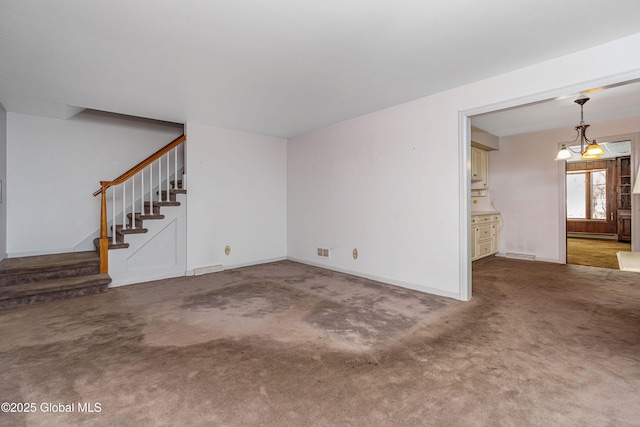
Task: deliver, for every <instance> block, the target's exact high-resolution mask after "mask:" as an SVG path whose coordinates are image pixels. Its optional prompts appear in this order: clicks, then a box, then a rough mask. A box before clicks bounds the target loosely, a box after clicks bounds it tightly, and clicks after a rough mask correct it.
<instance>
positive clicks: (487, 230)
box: [471, 213, 500, 261]
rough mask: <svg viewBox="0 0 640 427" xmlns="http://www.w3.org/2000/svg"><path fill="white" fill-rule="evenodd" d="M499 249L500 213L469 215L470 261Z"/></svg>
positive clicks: (494, 252)
mask: <svg viewBox="0 0 640 427" xmlns="http://www.w3.org/2000/svg"><path fill="white" fill-rule="evenodd" d="M499 250H500V214H499V213H490V214H482V215H471V261H475V260H477V259H480V258H484V257H487V256H489V255H493V254H496V253H498V251H499Z"/></svg>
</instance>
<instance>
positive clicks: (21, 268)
mask: <svg viewBox="0 0 640 427" xmlns="http://www.w3.org/2000/svg"><path fill="white" fill-rule="evenodd" d="M109 283H111V278H110V277H109V275H108V274H100V258H99V256H98V253H97V252H93V251H89V252H71V253H64V254H55V255H39V256H31V257H21V258H9V259H4V260H2V261H0V310H6V309H10V308H16V307H22V306H25V305H30V304H37V303H42V302H47V301H54V300H59V299H65V298H72V297H78V296H83V295H94V294H99V293H102V292H106V291H107V288H108V285H109Z"/></svg>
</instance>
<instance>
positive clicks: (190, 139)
mask: <svg viewBox="0 0 640 427" xmlns="http://www.w3.org/2000/svg"><path fill="white" fill-rule="evenodd" d="M286 149H287V146H286V140H284V139H281V138H275V137H269V136H261V135H256V134H251V133H246V132H238V131H232V130H226V129H220V128H216V127H211V126H206V125H201V124H197V123H193V122H189V123H187V146H186V174H187V191H188V200H189V203H188V206H187V270H188V271H193V270H196V269H200V268H207V267H212V266H222V268H233V267H238V266H242V265H249V264H256V263H261V262H267V261H274V260H282V259H284V258H285V257H286V254H287V246H286V233H287V229H286V221H287V219H286V200H287V194H286V185H287V178H286V177H287V170H286V168H287V162H286V159H287V152H286ZM226 246H230V247H231V253H230V254H229V255H225V251H224V250H225V247H226Z"/></svg>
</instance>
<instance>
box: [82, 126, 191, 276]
mask: <svg viewBox="0 0 640 427" xmlns="http://www.w3.org/2000/svg"><path fill="white" fill-rule="evenodd" d="M185 140H186V137H185V136H184V135H182V136H180V137H178V138H176V139H175V140H173V141H172V142H171V143H169V144H168V145H166V146H165V147H163V148H161V149H160V150H158V151H157V152H155V153H154V154H152V155H151V156H149V157H147V158H146V159H145V160H143V161H142V162H140V163H138V164H137V165H136V166H134V167H133V168H131V169H130V170H129V171H127V172H125V173H124V174H122V175H120V176H119V177H118V178H116V179H115V180H113V181H100V189H99V190H98V191H96V192H95V193H93V195H94V196H97V195H98V194H101V196H102V197H101V202H100V203H101V208H100V237H99V238H98V239H96V246H97V247H98V248H99V250H100V272H101V273H108V249H109V241H110V240H111V243H112V244H113V247H115V248H117V247H128V246H129V245H128V244H127V243H124V242H123V241H122V240H121V239H122V237H121V238H118V234H119V235H120V236H124V235H125V234H129V233H145V232H146V231H147V229H145V228H144V226H143V225H142V220H143V218H140V217H144V216H150V217H152V218H147V219H161V218H163V216H162V215H160V214H156V212H155V211H156V209H155V207H154V197H153V192H154V182H153V178H154V173H153V165H154V163H155V162H156V160H157V161H158V184H157V189H158V191H157V192H158V201H157V202H155V203H156V204H157V206H158V207H160V206H176V205H178V204H179V203H176V200H175V194H178V193H182V194H184V193H186V191H185V189H184V187H183V186H180V185H179V180H178V146H180V145H181V144H182V143H183V142H184V141H185ZM171 151H173V156H174V162H173V163H174V185H173V187H174V188H173V190H172V189H171V182H170V181H171ZM165 155H166V171H165V179H166V190H165V191H163V190H162V187H163V186H162V180H163V175H162V169H163V168H162V161H163V156H165ZM183 157H184V155H183ZM147 167H148V168H149V190H148V192H149V204H148V209H147V206H145V205H146V202H145V196H146V195H145V183H144V181H145V179H144V178H145V177H144V173H145V172H144V170H145V169H146V168H147ZM138 173H139V174H140V183H139V186H140V196H139V197H140V203H141V205H140V213H139V216H140V217H136V211H137V206H136V205H137V200H136V179H135V176H136V175H137V174H138ZM127 181H131V204H130V206H131V213H130V215H129V213H128V206H127V189H126V186H127ZM118 186H120V187H121V191H122V210H121V212H122V225H121V226H118V225H116V221H117V216H116V212H118V209H117V206H116V205H117V202H116V200H117V199H118V198H117V197H116V187H118ZM111 187H113V188H111ZM109 188H111V191H112V194H111V204H112V206H111V214H112V215H111V221H110V222H111V224H112V225H111V228H112V236H111V237H112V238H111V239H109V235H108V225H107V224H108V222H109V220H108V217H107V198H106V197H107V196H106V193H107V190H108V189H109ZM163 193H164V197H163ZM163 202H164V203H163ZM127 218H130V220H129V223H128V224H127V222H126V221H127ZM137 221H141V222H140V223H137ZM120 227H122V228H121V229H120Z"/></svg>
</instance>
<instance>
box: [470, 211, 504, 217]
mask: <svg viewBox="0 0 640 427" xmlns="http://www.w3.org/2000/svg"><path fill="white" fill-rule="evenodd" d="M499 213H500V212H498V211H471V216H476V215H493V214H499Z"/></svg>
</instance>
